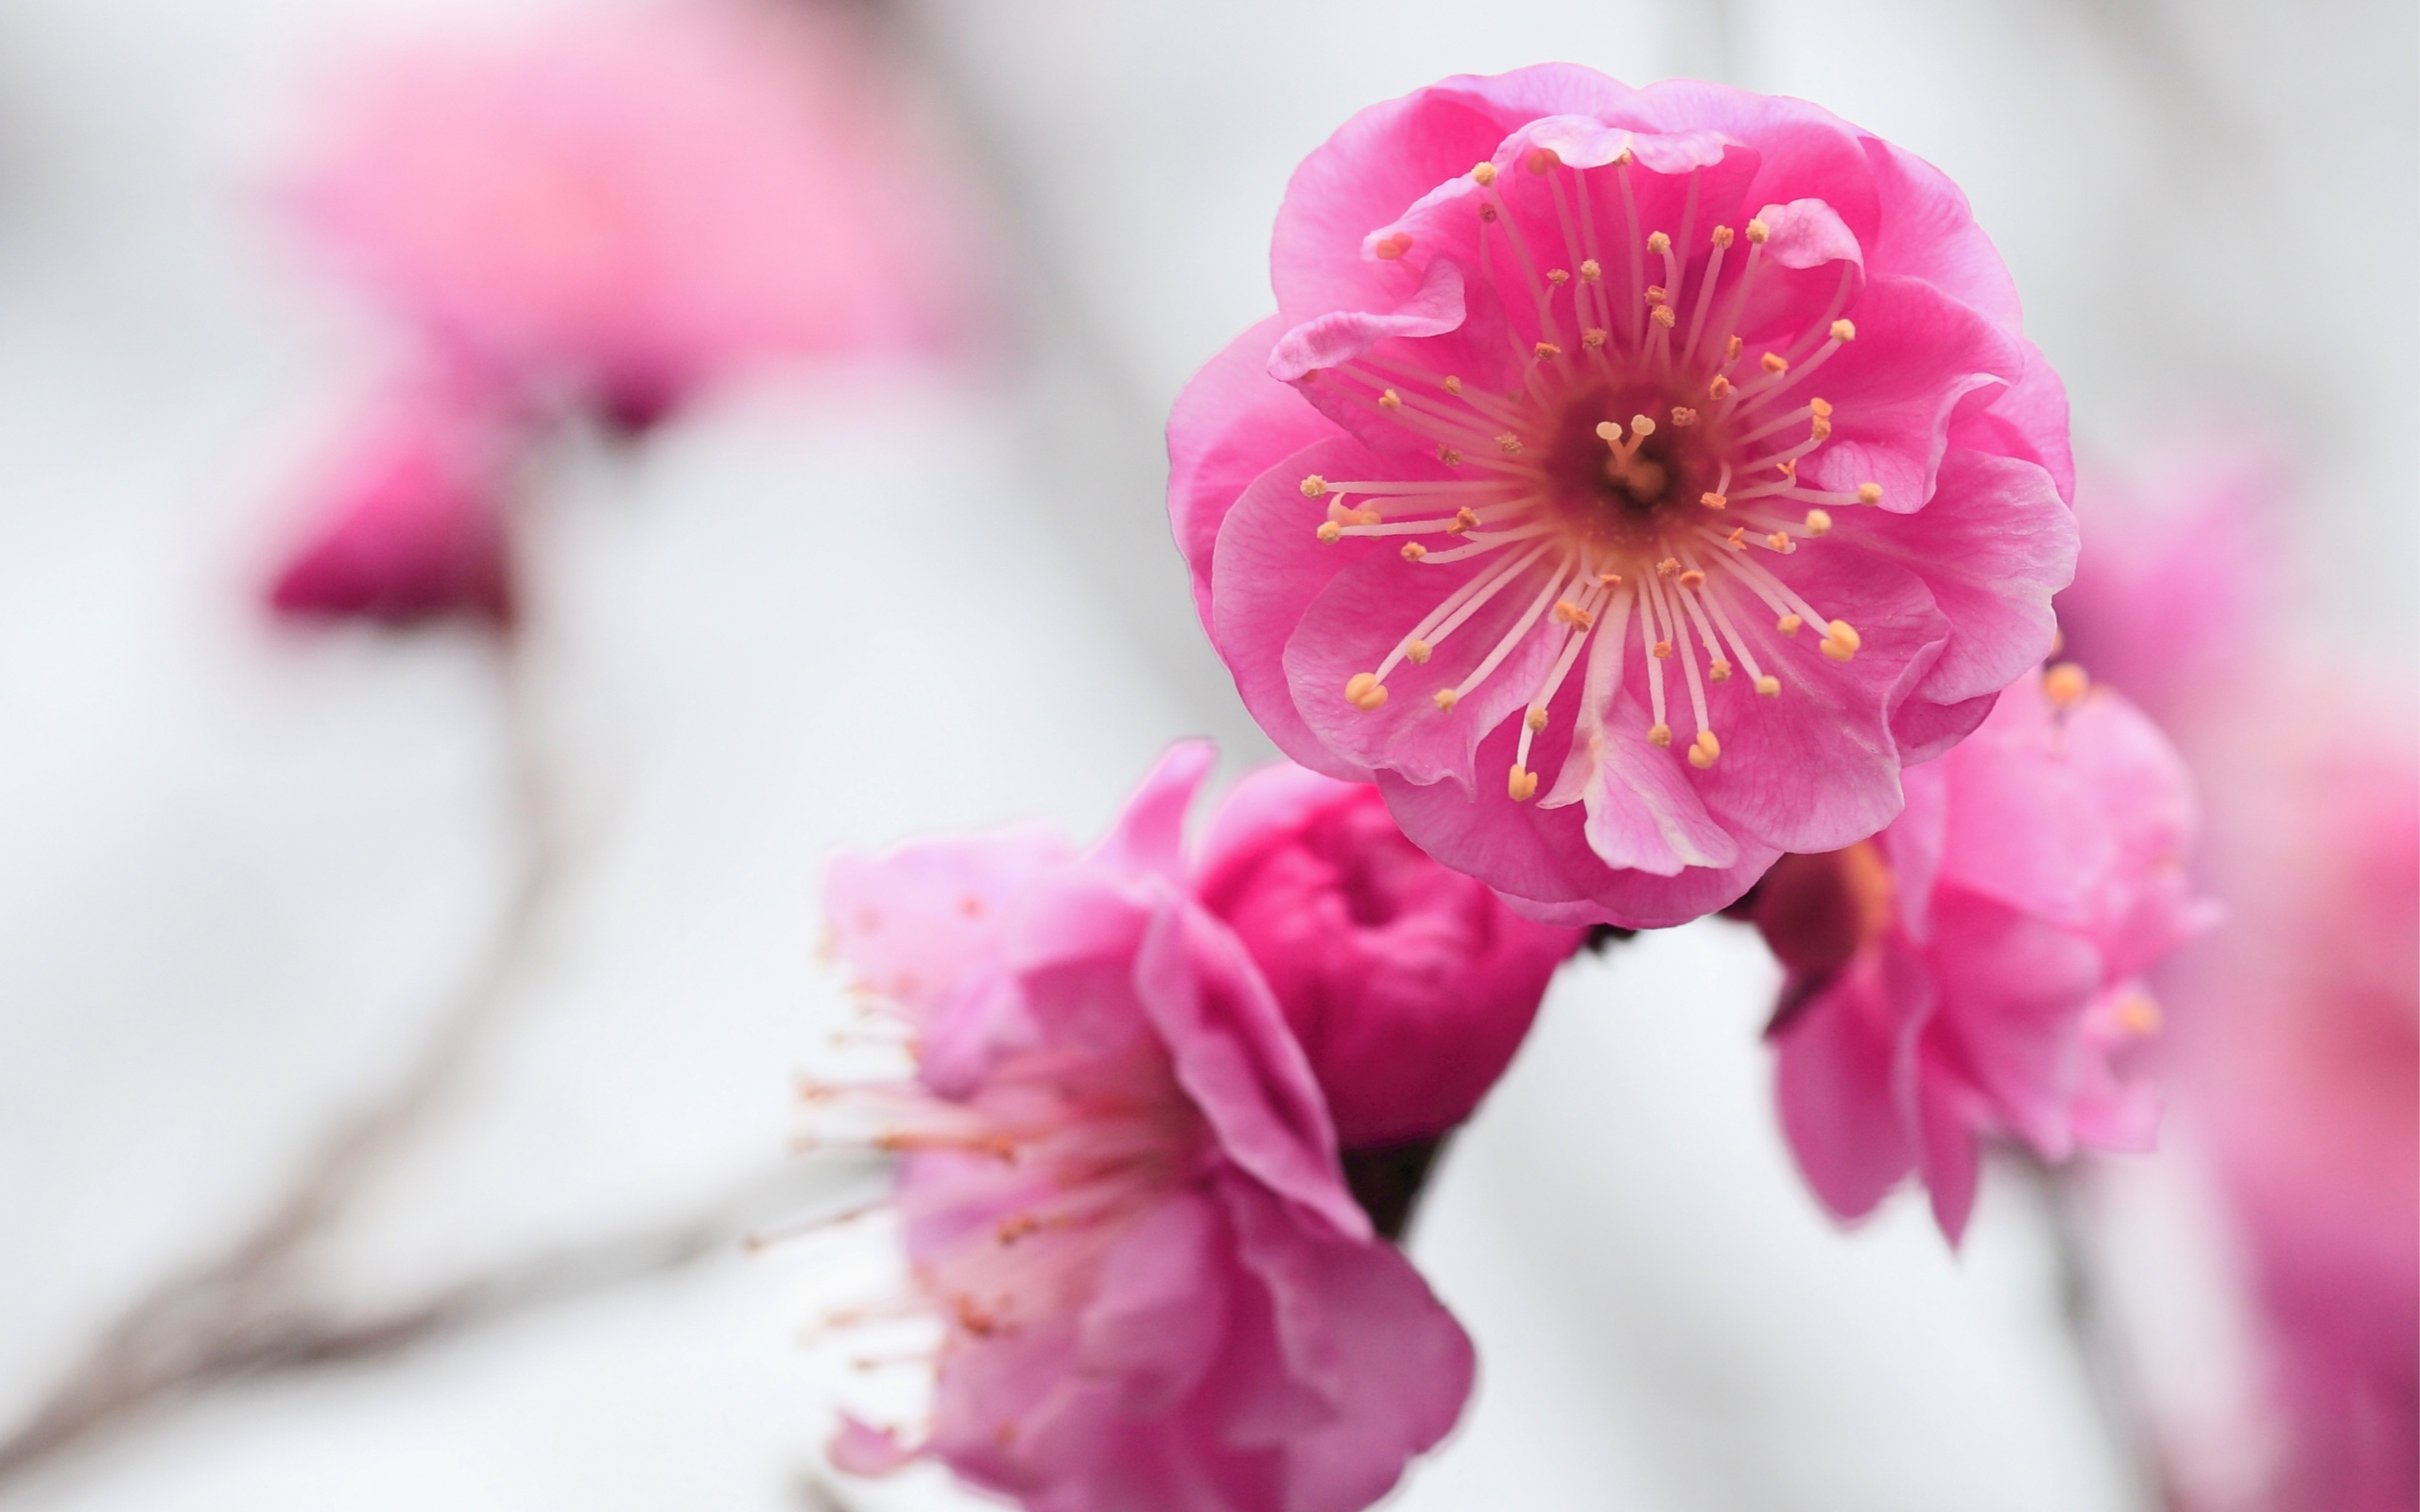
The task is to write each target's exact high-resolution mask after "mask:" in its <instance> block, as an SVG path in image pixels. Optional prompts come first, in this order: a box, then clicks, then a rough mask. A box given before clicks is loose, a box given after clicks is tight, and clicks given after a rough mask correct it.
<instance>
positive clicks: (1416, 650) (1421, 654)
mask: <svg viewBox="0 0 2420 1512" xmlns="http://www.w3.org/2000/svg"><path fill="white" fill-rule="evenodd" d="M1428 651H1429V645H1428V643H1427V642H1426V641H1406V642H1405V643H1404V646H1403V654H1404V658H1405V660H1407V661H1409V662H1410V663H1411V664H1412V665H1413V666H1426V665H1427V664H1428Z"/></svg>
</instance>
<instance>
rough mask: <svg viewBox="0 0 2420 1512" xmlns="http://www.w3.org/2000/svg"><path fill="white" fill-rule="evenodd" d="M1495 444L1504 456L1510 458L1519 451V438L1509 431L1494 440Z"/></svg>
mask: <svg viewBox="0 0 2420 1512" xmlns="http://www.w3.org/2000/svg"><path fill="white" fill-rule="evenodd" d="M1495 444H1496V445H1497V446H1499V447H1501V448H1503V450H1504V454H1505V455H1507V456H1510V455H1513V453H1515V452H1517V451H1519V450H1520V449H1521V438H1519V437H1518V436H1515V435H1513V433H1512V432H1511V431H1506V432H1505V433H1504V434H1503V435H1501V436H1498V437H1497V438H1495Z"/></svg>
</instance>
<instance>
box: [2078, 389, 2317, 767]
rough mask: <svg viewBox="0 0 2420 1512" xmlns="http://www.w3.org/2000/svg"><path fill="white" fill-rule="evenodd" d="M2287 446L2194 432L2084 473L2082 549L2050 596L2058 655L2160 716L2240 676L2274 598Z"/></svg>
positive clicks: (2188, 706)
mask: <svg viewBox="0 0 2420 1512" xmlns="http://www.w3.org/2000/svg"><path fill="white" fill-rule="evenodd" d="M2286 471H2287V464H2286V454H2285V451H2284V449H2283V448H2282V447H2280V446H2277V445H2275V444H2273V443H2271V442H2269V441H2266V440H2264V439H2261V438H2258V437H2246V436H2240V435H2227V434H2214V433H2196V434H2193V435H2191V436H2188V437H2181V438H2175V439H2172V440H2170V441H2168V442H2166V443H2164V444H2161V445H2159V446H2156V447H2154V448H2153V449H2152V451H2151V452H2150V453H2148V454H2147V455H2144V456H2143V457H2141V458H2139V459H2137V461H2136V462H2135V465H2134V466H2133V467H2131V468H2126V469H2119V468H2117V467H2113V466H2109V465H2106V464H2103V465H2095V466H2087V467H2085V468H2084V469H2083V474H2082V478H2081V480H2080V483H2079V486H2078V490H2077V497H2076V520H2077V524H2079V525H2080V526H2081V527H2082V529H2083V543H2084V550H2083V554H2082V555H2081V556H2080V557H2079V558H2077V562H2076V577H2075V581H2074V582H2073V583H2071V584H2069V585H2068V586H2067V587H2066V589H2065V590H2064V591H2063V592H2061V593H2060V594H2059V596H2058V598H2057V599H2056V601H2055V605H2056V608H2057V610H2058V615H2059V628H2060V631H2061V633H2062V635H2063V636H2064V637H2065V644H2064V646H2063V647H2062V651H2061V654H2062V655H2063V656H2064V657H2065V658H2066V660H2068V661H2071V662H2075V663H2076V664H2077V665H2079V666H2081V667H2083V669H2084V670H2085V671H2086V672H2088V673H2090V674H2091V675H2092V677H2093V678H2094V679H2096V680H2098V681H2100V682H2105V683H2108V684H2111V685H2113V686H2115V687H2117V688H2118V689H2119V690H2120V691H2121V692H2123V693H2124V694H2125V695H2126V696H2128V697H2129V698H2132V699H2134V700H2135V703H2137V704H2138V705H2140V706H2141V707H2143V708H2144V709H2146V710H2148V711H2149V712H2151V713H2152V714H2154V715H2156V716H2158V717H2159V718H2160V720H2161V721H2162V723H2163V724H2169V722H2170V721H2172V720H2174V719H2177V718H2191V717H2194V716H2195V714H2196V713H2197V712H2198V711H2197V709H2196V708H2195V707H2194V704H2195V703H2196V702H2197V701H2198V700H2196V697H2195V696H2196V695H2197V694H2205V693H2212V692H2215V691H2216V690H2214V689H2211V688H2209V687H2208V686H2207V685H2208V684H2209V683H2211V682H2212V681H2213V680H2218V681H2228V680H2236V679H2239V676H2240V672H2241V668H2242V665H2243V655H2244V653H2245V652H2247V651H2249V650H2253V649H2255V648H2256V647H2257V646H2258V645H2259V644H2261V642H2262V637H2261V636H2260V634H2259V632H2258V631H2256V629H2255V628H2254V627H2255V626H2256V625H2258V624H2261V623H2263V622H2264V618H2265V612H2264V611H2266V610H2270V609H2271V608H2272V607H2273V604H2274V603H2275V601H2276V599H2277V597H2278V590H2279V589H2280V587H2281V586H2282V585H2281V583H2280V582H2279V569H2278V565H2277V561H2276V553H2275V552H2274V550H2273V549H2272V546H2271V542H2270V539H2269V535H2268V534H2267V532H2273V529H2274V523H2273V520H2264V518H2263V516H2264V515H2273V511H2275V510H2276V508H2277V507H2278V502H2279V500H2280V499H2281V498H2283V497H2284V495H2285V492H2286V490H2285V487H2284V479H2285V475H2286ZM2174 732H2175V731H2174V730H2171V733H2174Z"/></svg>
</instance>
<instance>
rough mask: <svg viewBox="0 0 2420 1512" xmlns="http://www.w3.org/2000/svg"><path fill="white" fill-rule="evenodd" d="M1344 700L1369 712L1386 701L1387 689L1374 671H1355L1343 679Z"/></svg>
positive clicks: (1364, 711) (1363, 711) (1362, 710)
mask: <svg viewBox="0 0 2420 1512" xmlns="http://www.w3.org/2000/svg"><path fill="white" fill-rule="evenodd" d="M1344 701H1345V702H1346V703H1349V704H1351V705H1352V706H1353V707H1354V708H1356V709H1358V710H1360V711H1361V712H1362V713H1365V714H1366V713H1372V712H1374V711H1375V710H1376V709H1378V708H1379V707H1380V706H1382V705H1383V704H1385V703H1386V701H1387V690H1386V688H1385V686H1384V685H1383V684H1381V683H1380V682H1379V681H1378V675H1377V674H1376V673H1374V672H1356V673H1355V674H1353V676H1352V677H1351V678H1349V679H1346V680H1345V684H1344Z"/></svg>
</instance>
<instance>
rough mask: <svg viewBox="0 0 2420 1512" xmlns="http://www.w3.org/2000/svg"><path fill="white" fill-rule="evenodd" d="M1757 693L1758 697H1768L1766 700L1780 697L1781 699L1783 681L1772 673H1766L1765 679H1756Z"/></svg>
mask: <svg viewBox="0 0 2420 1512" xmlns="http://www.w3.org/2000/svg"><path fill="white" fill-rule="evenodd" d="M1756 693H1757V695H1758V696H1761V697H1766V698H1778V697H1780V696H1781V679H1779V678H1776V677H1774V676H1773V675H1772V673H1770V672H1768V673H1766V674H1765V675H1764V676H1763V677H1761V678H1758V679H1756Z"/></svg>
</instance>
